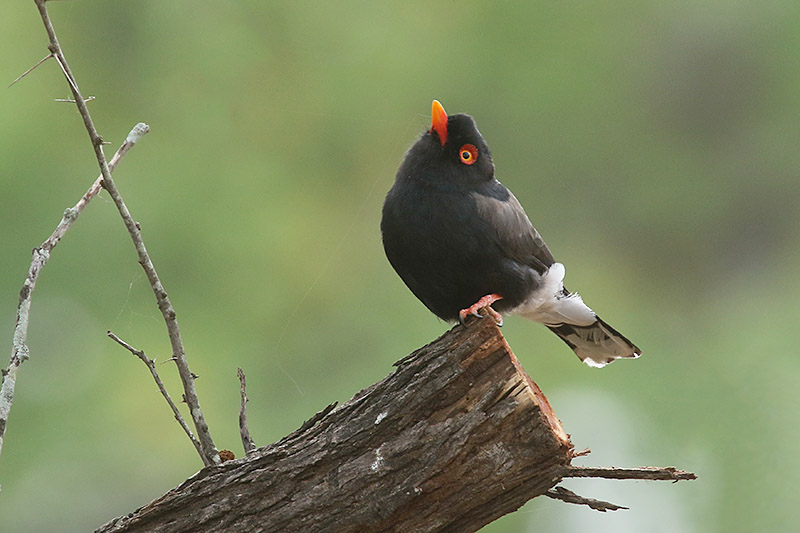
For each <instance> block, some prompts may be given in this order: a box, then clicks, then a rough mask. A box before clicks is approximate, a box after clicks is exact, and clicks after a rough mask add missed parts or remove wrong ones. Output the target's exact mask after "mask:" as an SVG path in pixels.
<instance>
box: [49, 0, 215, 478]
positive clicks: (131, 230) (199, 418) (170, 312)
mask: <svg viewBox="0 0 800 533" xmlns="http://www.w3.org/2000/svg"><path fill="white" fill-rule="evenodd" d="M34 1H35V2H36V6H37V8H38V9H39V14H40V15H41V17H42V22H43V23H44V26H45V29H46V30H47V35H48V36H49V38H50V45H49V46H48V48H49V50H50V52H51V53H52V54H53V55H54V56H55V58H56V60H57V61H58V64H59V65H60V66H61V69H62V70H63V72H64V76H66V78H67V81H68V82H69V85H70V89H71V90H72V95H73V97H74V99H75V105H76V106H78V111H79V112H80V115H81V118H82V119H83V123H84V125H85V127H86V131H87V133H88V134H89V138H90V139H91V141H92V146H93V147H94V151H95V156H96V157H97V162H98V164H99V165H100V172H101V173H102V175H103V187H104V188H105V189H106V190H107V191H108V194H109V195H110V196H111V199H112V200H113V201H114V204H115V205H116V206H117V210H118V211H119V214H120V216H121V217H122V220H123V222H124V223H125V227H126V228H127V229H128V234H129V235H130V237H131V240H132V241H133V244H134V247H135V248H136V252H137V254H138V256H139V264H141V265H142V268H143V269H144V271H145V274H147V279H148V280H149V282H150V286H151V287H152V289H153V293H154V294H155V297H156V301H157V302H158V308H159V310H160V311H161V314H162V316H163V317H164V322H165V323H166V326H167V332H168V335H169V340H170V344H171V346H172V356H173V357H174V358H175V363H176V365H177V367H178V374H179V375H180V378H181V382H182V383H183V390H184V398H185V400H186V403H187V405H188V406H189V411H190V412H191V414H192V421H193V422H194V426H195V430H196V432H197V438H198V440H199V441H200V444H201V445H202V453H201V454H200V456H201V459H202V460H203V464H205V465H206V466H209V465H212V464H219V462H220V458H219V453H218V452H217V448H216V446H214V441H213V440H212V438H211V432H210V430H209V428H208V424H206V421H205V418H204V416H203V411H202V409H200V400H199V399H198V397H197V391H196V389H195V386H194V379H195V375H194V374H193V373H192V371H191V370H190V369H189V362H188V360H187V358H186V352H185V350H184V347H183V341H182V340H181V332H180V328H179V327H178V321H177V319H176V315H175V309H174V308H173V307H172V303H171V302H170V300H169V298H168V297H167V292H166V291H165V290H164V286H163V284H162V283H161V279H160V278H159V276H158V273H157V272H156V269H155V267H154V266H153V261H152V260H151V259H150V255H149V254H148V252H147V248H146V247H145V245H144V241H143V240H142V234H141V230H140V228H139V225H138V224H137V223H136V222H135V221H134V220H133V217H132V216H131V214H130V211H129V210H128V207H127V206H126V205H125V202H124V201H123V199H122V196H121V195H120V192H119V190H118V189H117V186H116V184H115V183H114V180H113V179H112V177H111V172H110V171H109V169H108V164H107V162H106V157H105V154H104V153H103V139H102V138H101V137H100V135H99V134H98V133H97V129H96V128H95V126H94V122H93V121H92V117H91V115H90V113H89V109H88V108H87V107H86V101H85V99H84V98H83V95H81V92H80V89H79V88H78V83H77V81H76V80H75V76H73V74H72V71H71V70H70V68H69V64H68V63H67V60H66V58H65V57H64V53H63V51H62V49H61V45H60V44H59V43H58V39H57V37H56V33H55V30H54V29H53V24H52V22H51V21H50V17H49V15H48V13H47V7H46V5H45V4H46V0H34Z"/></svg>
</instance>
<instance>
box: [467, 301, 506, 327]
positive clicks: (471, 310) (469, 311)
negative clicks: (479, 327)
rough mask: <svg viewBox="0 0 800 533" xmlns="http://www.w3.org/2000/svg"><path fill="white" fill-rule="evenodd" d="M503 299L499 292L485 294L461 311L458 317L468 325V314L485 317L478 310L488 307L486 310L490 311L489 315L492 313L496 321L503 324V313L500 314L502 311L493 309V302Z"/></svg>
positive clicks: (499, 324)
mask: <svg viewBox="0 0 800 533" xmlns="http://www.w3.org/2000/svg"><path fill="white" fill-rule="evenodd" d="M502 299H503V297H502V296H500V295H499V294H487V295H486V296H484V297H483V298H481V299H480V300H478V301H477V302H475V303H474V304H472V305H471V306H469V307H467V308H466V309H462V310H461V311H459V312H458V319H459V320H460V321H461V324H462V325H466V324H465V321H466V320H467V316H469V315H472V316H476V317H478V318H483V315H482V314H480V313H479V312H478V311H480V310H481V309H486V312H487V313H489V315H491V317H492V318H493V319H494V321H495V323H496V324H497V325H498V326H502V325H503V317H502V315H500V313H498V312H497V311H495V310H494V309H492V304H493V303H495V302H496V301H497V300H502Z"/></svg>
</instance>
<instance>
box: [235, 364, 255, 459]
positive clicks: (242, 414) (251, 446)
mask: <svg viewBox="0 0 800 533" xmlns="http://www.w3.org/2000/svg"><path fill="white" fill-rule="evenodd" d="M236 375H238V376H239V392H240V394H241V397H242V405H241V407H240V408H239V434H240V435H241V436H242V447H243V448H244V453H245V454H249V453H251V452H252V451H253V450H255V449H256V443H255V442H253V438H252V437H251V436H250V428H249V427H247V402H248V398H247V384H246V383H245V377H244V370H242V369H241V368H238V369H237V370H236Z"/></svg>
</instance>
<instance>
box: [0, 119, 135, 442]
mask: <svg viewBox="0 0 800 533" xmlns="http://www.w3.org/2000/svg"><path fill="white" fill-rule="evenodd" d="M148 131H150V127H149V126H148V125H147V124H144V123H142V122H140V123H139V124H137V125H136V126H134V127H133V129H132V130H131V132H130V133H129V134H128V137H127V138H126V139H125V142H124V143H122V146H120V147H119V150H117V153H115V154H114V157H112V158H111V161H110V162H109V163H108V168H109V171H113V170H114V169H115V168H116V167H117V163H119V162H120V160H121V159H122V158H123V157H124V156H125V154H127V153H128V151H129V150H130V149H131V148H133V145H134V144H136V141H138V140H139V139H140V138H141V137H142V136H143V135H145V134H147V132H148ZM102 181H103V176H102V175H101V176H100V177H98V178H97V180H95V182H94V183H93V184H92V186H91V187H89V190H88V191H86V194H84V195H83V196H82V197H81V199H80V200H78V203H77V204H75V206H73V207H70V208H68V209H67V210H65V211H64V216H63V217H62V218H61V222H59V223H58V226H56V229H55V230H53V233H52V234H51V235H50V236H49V237H48V238H47V240H46V241H44V242H43V243H42V245H41V246H39V247H37V248H34V249H33V261H32V262H31V266H30V268H29V269H28V277H26V278H25V282H24V283H23V285H22V289H21V290H20V291H19V305H18V307H17V322H16V325H15V326H14V336H13V341H12V347H11V360H10V361H9V363H8V367H7V368H6V369H4V370H3V371H2V374H3V379H2V387H1V388H0V452H2V450H3V436H4V434H5V429H6V422H7V421H8V415H9V413H10V411H11V404H12V403H13V401H14V388H15V386H16V382H17V369H18V368H19V366H20V365H21V364H22V363H24V362H25V361H26V360H27V359H28V357H29V349H28V343H27V342H28V320H29V313H30V308H31V298H32V297H33V289H34V287H36V281H37V280H38V279H39V273H40V272H41V271H42V268H44V265H45V264H47V260H48V259H50V253H51V252H52V251H53V248H55V247H56V245H57V244H58V242H59V241H60V240H61V238H62V237H63V236H64V234H65V233H66V232H67V230H68V229H69V228H70V226H71V225H72V223H73V222H75V220H76V219H77V218H78V215H80V214H81V212H82V211H83V209H84V208H85V207H86V205H87V204H88V203H89V202H90V201H91V199H92V198H94V197H95V196H97V193H99V192H100V189H101V188H102Z"/></svg>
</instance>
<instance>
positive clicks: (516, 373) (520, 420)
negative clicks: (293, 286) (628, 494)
mask: <svg viewBox="0 0 800 533" xmlns="http://www.w3.org/2000/svg"><path fill="white" fill-rule="evenodd" d="M396 367H397V369H396V370H395V371H394V372H392V373H391V374H390V375H389V376H388V377H386V378H385V379H384V380H382V381H380V382H379V383H376V384H374V385H372V386H371V387H369V388H367V389H364V390H362V391H361V392H359V393H358V394H356V395H355V396H354V397H353V398H352V399H351V400H350V401H348V402H347V403H345V404H343V405H341V406H338V407H335V406H334V405H331V406H329V407H328V408H327V409H325V410H323V411H322V412H320V413H318V414H317V415H316V416H314V417H313V418H312V419H310V420H309V421H307V422H306V423H305V424H303V426H302V427H301V428H300V429H298V430H297V431H295V432H294V433H292V434H290V435H289V436H287V437H285V438H284V439H283V440H281V441H279V442H277V443H275V444H271V445H269V446H266V447H263V448H259V449H257V450H255V451H254V452H253V453H251V454H249V455H248V456H246V457H244V458H242V459H237V460H233V461H229V462H226V463H223V464H222V465H218V466H211V467H206V468H204V469H203V470H201V471H200V472H198V473H197V474H196V475H194V476H192V477H191V478H189V479H188V480H186V481H185V482H184V483H182V484H181V485H180V486H178V487H176V488H175V489H173V490H171V491H169V492H167V493H166V494H165V495H163V496H162V497H160V498H158V499H157V500H155V501H153V502H151V503H149V504H148V505H146V506H144V507H142V508H141V509H138V510H136V511H135V512H133V513H131V514H129V515H127V516H125V517H120V518H117V519H115V520H113V521H111V522H109V523H107V524H106V525H104V526H103V527H101V528H100V529H98V530H97V531H99V532H123V531H124V532H130V531H148V532H168V531H169V532H172V531H181V532H186V531H204V532H214V531H281V532H287V533H291V532H303V533H309V532H315V531H324V532H357V531H358V532H363V531H370V532H372V531H403V532H407V531H415V532H417V531H421V532H423V531H476V530H477V529H479V528H480V527H482V526H483V525H485V524H488V523H489V522H491V521H493V520H495V519H497V518H499V517H500V516H502V515H504V514H506V513H509V512H511V511H514V510H516V509H518V508H519V507H520V506H522V505H523V504H524V503H525V502H526V501H528V500H529V499H531V498H534V497H536V496H539V495H542V494H545V493H548V491H550V489H552V488H553V487H555V486H556V485H557V484H558V483H559V482H560V481H561V479H562V477H564V476H568V475H570V471H571V470H570V469H572V468H574V467H571V466H570V461H571V459H572V458H573V447H572V444H571V442H570V440H569V436H568V435H567V434H566V433H565V432H564V430H563V429H562V427H561V423H560V421H559V420H558V418H557V417H556V415H555V414H554V413H553V411H552V409H551V407H550V405H549V403H548V402H547V399H546V398H545V396H544V394H542V392H541V390H539V387H538V386H537V385H536V384H535V383H534V382H533V381H532V380H531V379H530V378H529V377H528V375H527V374H526V373H525V371H524V370H523V369H522V367H521V366H520V364H519V361H518V360H517V358H516V357H515V356H514V354H513V353H512V351H511V349H510V348H509V346H508V344H507V343H506V341H505V339H504V338H503V336H502V335H501V334H500V331H499V330H498V328H497V326H496V325H495V324H494V321H493V320H491V319H490V318H487V319H483V320H480V321H476V322H474V323H473V324H471V325H470V326H469V327H463V326H460V325H458V326H455V327H454V328H452V329H451V330H450V331H448V332H447V333H445V334H444V335H442V336H441V337H440V338H438V339H437V340H435V341H434V342H432V343H430V344H428V345H427V346H424V347H422V348H420V349H419V350H417V351H415V352H414V353H412V354H411V355H409V356H407V357H405V358H404V359H402V360H401V361H399V362H398V363H396ZM554 494H555V492H552V491H551V493H549V494H548V495H550V496H551V497H558V496H554ZM574 496H575V497H577V498H580V497H579V496H577V495H574ZM592 501H594V500H592ZM601 503H602V502H601Z"/></svg>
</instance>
